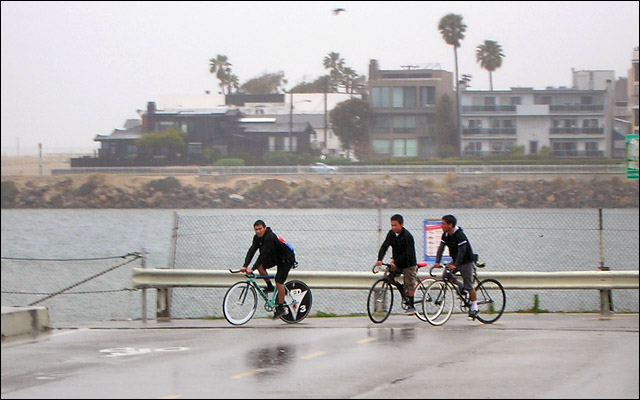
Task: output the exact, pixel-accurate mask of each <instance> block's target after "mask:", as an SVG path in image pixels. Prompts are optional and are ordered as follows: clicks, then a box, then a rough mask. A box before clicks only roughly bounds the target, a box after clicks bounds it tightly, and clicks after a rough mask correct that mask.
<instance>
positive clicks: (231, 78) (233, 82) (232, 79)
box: [221, 74, 240, 94]
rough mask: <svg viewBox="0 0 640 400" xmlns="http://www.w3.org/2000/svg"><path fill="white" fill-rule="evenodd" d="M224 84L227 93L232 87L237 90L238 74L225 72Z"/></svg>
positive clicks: (238, 86)
mask: <svg viewBox="0 0 640 400" xmlns="http://www.w3.org/2000/svg"><path fill="white" fill-rule="evenodd" d="M221 83H222V82H221ZM224 86H226V87H227V94H231V90H232V89H235V90H236V92H237V91H238V89H239V88H240V80H239V79H238V76H237V75H236V74H227V75H226V76H225V79H224Z"/></svg>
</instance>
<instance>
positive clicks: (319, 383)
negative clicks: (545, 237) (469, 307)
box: [2, 314, 639, 399]
mask: <svg viewBox="0 0 640 400" xmlns="http://www.w3.org/2000/svg"><path fill="white" fill-rule="evenodd" d="M638 350H639V349H638V314H614V315H612V316H609V317H603V316H601V315H599V314H537V315H534V314H505V315H503V316H502V318H501V319H500V320H499V321H498V322H497V323H495V324H493V325H483V324H480V323H478V322H475V321H468V320H467V319H466V317H465V316H463V315H454V316H452V318H451V320H450V321H449V322H447V323H446V324H445V325H444V326H440V327H433V326H431V325H429V324H427V323H425V322H421V321H419V320H418V319H416V318H415V317H407V316H403V315H394V316H391V317H390V318H389V320H387V321H386V322H384V323H382V324H373V323H372V322H371V321H370V320H369V319H368V318H367V317H344V318H311V317H310V318H307V319H305V320H304V321H302V322H300V323H299V324H295V325H289V324H285V323H284V322H282V321H271V320H270V319H253V320H251V321H249V322H248V323H247V324H246V325H243V326H241V327H235V326H231V325H229V324H228V323H227V322H226V321H225V320H224V319H222V320H172V321H169V322H156V321H147V322H142V321H108V322H95V323H83V324H71V323H65V324H56V328H55V329H53V330H52V331H50V332H48V333H45V334H40V335H38V336H33V337H31V336H27V337H24V336H23V337H19V338H14V339H11V340H4V341H3V343H2V398H3V399H5V398H7V399H9V398H156V399H169V398H170V399H176V398H284V397H289V398H636V399H637V398H638V376H639V373H638V372H639V368H638Z"/></svg>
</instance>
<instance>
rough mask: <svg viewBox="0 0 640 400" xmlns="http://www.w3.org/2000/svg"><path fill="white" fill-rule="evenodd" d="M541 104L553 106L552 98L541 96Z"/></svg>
mask: <svg viewBox="0 0 640 400" xmlns="http://www.w3.org/2000/svg"><path fill="white" fill-rule="evenodd" d="M540 104H552V103H551V96H540Z"/></svg>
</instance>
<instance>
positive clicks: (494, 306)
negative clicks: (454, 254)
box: [423, 263, 506, 326]
mask: <svg viewBox="0 0 640 400" xmlns="http://www.w3.org/2000/svg"><path fill="white" fill-rule="evenodd" d="M484 265H485V264H484V263H479V264H475V263H474V269H473V287H474V288H475V290H476V301H477V305H478V311H479V313H477V315H476V316H475V319H477V320H478V321H480V322H482V323H484V324H491V323H493V322H495V321H496V320H498V318H500V316H501V315H502V313H503V312H504V308H505V299H506V296H505V293H504V288H503V287H502V284H501V283H500V282H498V281H497V280H495V279H491V278H488V279H484V280H480V279H478V275H477V270H476V268H482V267H484ZM444 268H447V266H444ZM433 269H434V268H431V270H430V272H429V274H430V275H431V276H432V277H434V278H436V275H434V273H433ZM445 271H446V270H445ZM454 274H455V276H457V275H459V274H457V273H454ZM427 291H428V296H425V298H424V301H423V312H424V313H425V315H426V316H427V320H428V321H429V323H431V324H432V325H436V326H438V325H442V324H444V323H445V322H447V320H449V317H450V316H451V313H452V311H453V307H454V305H455V298H456V297H457V298H458V300H459V305H460V310H461V311H463V312H467V311H468V310H469V308H470V307H471V302H470V301H469V298H468V296H467V293H468V292H466V291H461V290H460V289H459V287H458V285H457V284H454V283H453V281H452V280H451V279H450V277H447V276H445V275H444V274H443V276H442V277H441V278H436V281H435V282H433V283H432V284H430V285H429V287H428V288H427ZM453 293H455V295H454V294H453Z"/></svg>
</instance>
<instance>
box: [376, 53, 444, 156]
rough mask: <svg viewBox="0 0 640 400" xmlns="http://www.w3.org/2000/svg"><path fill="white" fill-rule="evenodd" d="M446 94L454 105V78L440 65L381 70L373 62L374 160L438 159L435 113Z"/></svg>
mask: <svg viewBox="0 0 640 400" xmlns="http://www.w3.org/2000/svg"><path fill="white" fill-rule="evenodd" d="M445 94H446V95H448V96H449V98H450V99H451V101H452V104H455V92H454V91H453V74H452V73H451V72H449V71H444V70H442V69H440V68H439V66H437V65H432V66H427V67H417V66H404V67H403V69H399V70H381V69H380V68H379V65H378V61H377V60H370V62H369V103H370V104H371V106H372V108H373V111H374V113H375V123H374V126H373V128H372V129H371V132H370V140H371V145H372V148H373V151H374V154H373V156H374V157H416V156H417V157H420V158H424V159H426V158H430V157H437V156H438V154H437V149H436V133H435V127H436V124H435V110H436V103H437V102H438V101H439V100H440V99H441V98H442V96H443V95H445ZM452 112H455V110H452Z"/></svg>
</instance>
